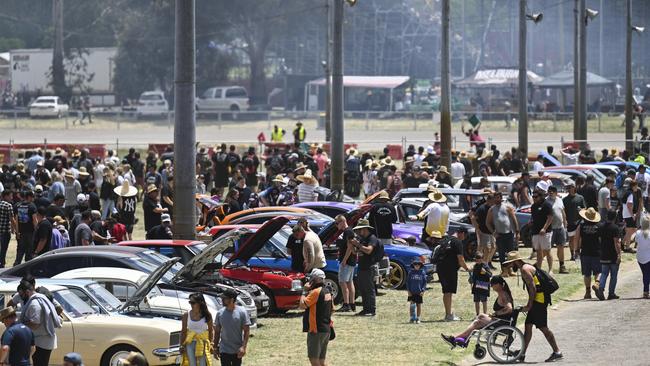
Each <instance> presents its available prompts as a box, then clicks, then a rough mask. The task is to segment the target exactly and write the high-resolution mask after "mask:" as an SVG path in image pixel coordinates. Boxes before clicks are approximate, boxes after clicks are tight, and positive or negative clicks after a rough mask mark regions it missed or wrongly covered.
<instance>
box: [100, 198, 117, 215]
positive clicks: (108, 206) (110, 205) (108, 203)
mask: <svg viewBox="0 0 650 366" xmlns="http://www.w3.org/2000/svg"><path fill="white" fill-rule="evenodd" d="M101 205H102V220H106V218H107V217H108V216H110V215H111V213H113V209H114V208H115V201H113V200H112V199H110V198H109V199H107V200H105V199H102V200H101Z"/></svg>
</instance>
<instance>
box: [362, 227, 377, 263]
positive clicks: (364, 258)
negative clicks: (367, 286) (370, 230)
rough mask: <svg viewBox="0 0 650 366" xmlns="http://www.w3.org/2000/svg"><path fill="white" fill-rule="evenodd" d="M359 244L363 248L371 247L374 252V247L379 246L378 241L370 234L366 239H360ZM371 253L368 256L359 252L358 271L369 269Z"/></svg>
mask: <svg viewBox="0 0 650 366" xmlns="http://www.w3.org/2000/svg"><path fill="white" fill-rule="evenodd" d="M359 243H360V244H361V245H362V246H364V247H367V246H371V247H373V249H372V250H373V251H374V250H375V247H376V246H377V244H379V241H378V240H377V237H376V236H374V235H372V234H370V235H369V236H368V237H367V238H360V239H359ZM372 265H373V263H372V252H370V254H366V253H364V252H362V251H359V269H365V270H367V269H370V266H372Z"/></svg>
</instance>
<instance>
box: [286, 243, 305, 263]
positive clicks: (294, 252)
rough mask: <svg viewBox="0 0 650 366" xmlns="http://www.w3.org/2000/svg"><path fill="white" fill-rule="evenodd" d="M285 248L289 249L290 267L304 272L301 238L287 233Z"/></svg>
mask: <svg viewBox="0 0 650 366" xmlns="http://www.w3.org/2000/svg"><path fill="white" fill-rule="evenodd" d="M287 249H289V250H291V269H292V270H294V271H296V272H304V271H305V268H304V267H303V261H304V260H305V259H304V258H303V256H302V239H296V237H295V236H294V235H293V234H291V235H289V239H287Z"/></svg>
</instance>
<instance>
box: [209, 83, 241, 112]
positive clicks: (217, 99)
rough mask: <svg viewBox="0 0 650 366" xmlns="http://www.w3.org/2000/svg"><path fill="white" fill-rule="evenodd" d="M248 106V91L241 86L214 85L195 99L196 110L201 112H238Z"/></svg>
mask: <svg viewBox="0 0 650 366" xmlns="http://www.w3.org/2000/svg"><path fill="white" fill-rule="evenodd" d="M248 107H249V104H248V93H247V92H246V89H245V88H244V87H242V86H215V87H213V88H209V89H208V90H206V91H204V92H203V94H201V96H200V97H198V98H197V99H196V110H197V111H201V112H208V111H218V110H226V111H233V112H239V111H246V110H248Z"/></svg>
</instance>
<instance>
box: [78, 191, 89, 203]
mask: <svg viewBox="0 0 650 366" xmlns="http://www.w3.org/2000/svg"><path fill="white" fill-rule="evenodd" d="M86 201H88V196H86V195H85V194H83V193H79V194H78V195H77V202H78V203H83V202H86Z"/></svg>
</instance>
